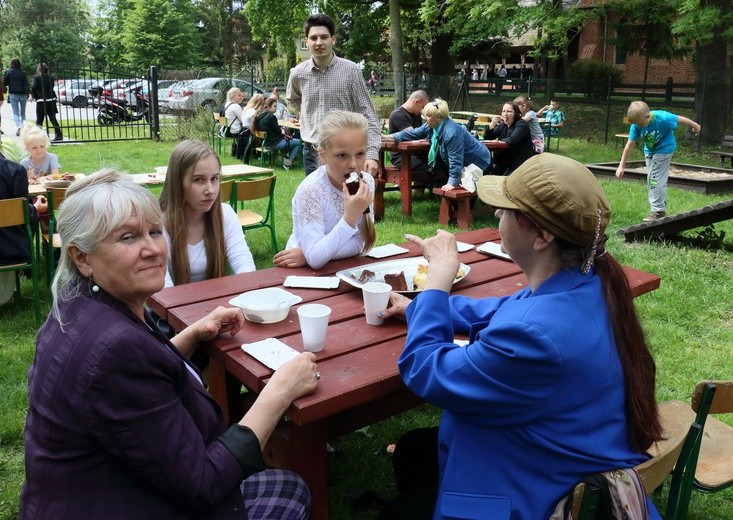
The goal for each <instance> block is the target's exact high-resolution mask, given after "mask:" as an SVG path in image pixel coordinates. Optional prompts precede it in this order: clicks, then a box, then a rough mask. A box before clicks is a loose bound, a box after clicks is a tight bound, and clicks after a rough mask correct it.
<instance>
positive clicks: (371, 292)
mask: <svg viewBox="0 0 733 520" xmlns="http://www.w3.org/2000/svg"><path fill="white" fill-rule="evenodd" d="M391 292H392V286H391V285H389V284H388V283H384V282H369V283H365V284H364V285H362V287H361V293H362V295H363V296H364V312H365V313H366V321H367V323H368V324H369V325H381V324H382V323H384V320H383V319H382V318H380V317H378V316H377V313H378V312H379V311H383V310H384V309H386V308H387V304H388V303H389V293H391Z"/></svg>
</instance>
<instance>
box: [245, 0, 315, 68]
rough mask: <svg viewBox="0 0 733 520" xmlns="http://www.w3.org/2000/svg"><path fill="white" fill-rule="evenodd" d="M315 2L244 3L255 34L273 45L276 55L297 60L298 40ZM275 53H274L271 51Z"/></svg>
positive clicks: (291, 62) (260, 0) (251, 0)
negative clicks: (296, 46)
mask: <svg viewBox="0 0 733 520" xmlns="http://www.w3.org/2000/svg"><path fill="white" fill-rule="evenodd" d="M312 7H313V4H311V3H310V2H307V1H302V0H301V1H298V0H247V3H246V4H245V7H244V12H245V15H246V16H247V21H248V22H249V26H250V27H251V29H252V36H253V37H254V38H255V39H257V40H260V41H262V42H263V43H264V44H265V45H267V46H269V47H270V52H274V54H275V56H280V57H284V58H285V59H286V60H287V61H288V64H289V65H294V64H295V42H296V41H297V39H298V38H300V37H302V28H303V22H305V19H306V18H308V16H309V14H310V9H311V8H312ZM269 55H270V56H272V54H269Z"/></svg>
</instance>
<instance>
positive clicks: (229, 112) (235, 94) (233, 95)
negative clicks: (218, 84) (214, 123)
mask: <svg viewBox="0 0 733 520" xmlns="http://www.w3.org/2000/svg"><path fill="white" fill-rule="evenodd" d="M242 101H244V93H243V92H242V91H241V90H240V89H238V88H237V87H232V88H230V89H229V90H228V91H227V102H226V105H225V106H224V116H225V117H226V118H227V131H228V132H227V137H232V136H235V135H237V134H239V132H241V131H242V128H247V127H246V126H244V127H243V126H242V113H243V110H242V105H241V103H242Z"/></svg>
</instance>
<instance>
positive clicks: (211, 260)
mask: <svg viewBox="0 0 733 520" xmlns="http://www.w3.org/2000/svg"><path fill="white" fill-rule="evenodd" d="M220 181H221V163H220V162H219V156H218V155H217V154H216V152H215V151H214V150H212V149H211V147H210V146H209V145H207V144H205V143H203V142H201V141H195V140H188V141H181V142H180V143H179V144H178V145H177V146H176V147H175V148H174V149H173V153H172V154H171V157H170V160H169V161H168V170H167V173H166V176H165V183H164V184H163V190H162V191H161V193H160V207H161V209H162V210H163V216H164V219H165V228H164V229H163V235H164V237H165V239H166V242H167V243H168V249H169V250H170V255H169V256H168V263H167V265H168V269H167V271H166V275H165V287H172V286H174V285H181V284H185V283H189V282H198V281H200V280H208V279H211V278H218V277H220V276H225V275H226V274H227V266H229V268H230V269H231V272H232V273H233V274H239V273H246V272H250V271H254V270H255V263H254V260H253V259H252V253H251V252H250V250H249V247H248V246H247V241H246V239H245V238H244V233H243V232H242V226H241V225H240V224H239V219H238V218H237V213H236V212H235V211H234V209H232V207H231V206H230V205H229V204H225V203H223V202H222V201H221V200H220V198H219V182H220Z"/></svg>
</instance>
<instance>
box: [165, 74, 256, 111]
mask: <svg viewBox="0 0 733 520" xmlns="http://www.w3.org/2000/svg"><path fill="white" fill-rule="evenodd" d="M232 87H238V88H240V89H242V92H244V93H245V95H246V96H249V95H250V93H251V92H252V91H253V90H254V92H257V93H260V94H262V90H261V89H259V88H257V87H252V84H251V83H249V82H248V81H244V80H241V79H231V78H202V79H195V80H191V81H182V82H180V83H176V84H174V85H173V86H172V87H171V88H170V91H169V95H168V108H169V109H170V111H171V112H173V113H174V114H175V113H191V112H193V111H195V110H197V109H199V108H206V109H209V110H212V111H213V110H218V109H219V107H220V106H221V104H222V103H223V102H224V100H225V99H226V95H227V91H228V90H229V89H230V88H232Z"/></svg>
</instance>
